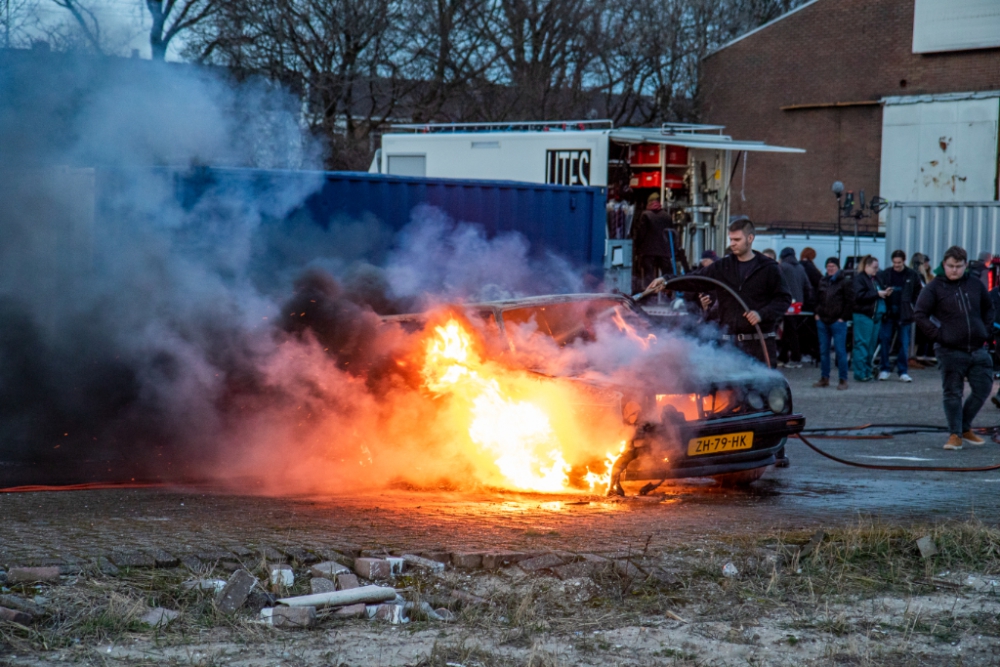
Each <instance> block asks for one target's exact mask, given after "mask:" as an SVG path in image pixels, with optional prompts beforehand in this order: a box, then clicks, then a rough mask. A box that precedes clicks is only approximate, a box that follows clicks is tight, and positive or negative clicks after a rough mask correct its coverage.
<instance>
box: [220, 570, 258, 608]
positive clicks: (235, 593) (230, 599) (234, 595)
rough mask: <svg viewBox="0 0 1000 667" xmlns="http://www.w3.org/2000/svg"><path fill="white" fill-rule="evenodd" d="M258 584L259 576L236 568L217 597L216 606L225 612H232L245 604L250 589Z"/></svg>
mask: <svg viewBox="0 0 1000 667" xmlns="http://www.w3.org/2000/svg"><path fill="white" fill-rule="evenodd" d="M256 585H257V578H256V577H254V576H253V575H252V574H250V573H249V572H247V571H246V570H236V571H235V572H233V575H232V576H231V577H229V581H228V582H226V585H225V586H224V587H223V589H222V590H221V591H219V593H218V595H216V597H215V606H216V607H217V608H218V609H219V611H221V612H222V613H223V614H232V613H234V612H235V611H236V610H237V609H239V608H240V607H242V606H243V603H244V602H246V601H247V597H249V595H250V591H252V590H253V587H254V586H256Z"/></svg>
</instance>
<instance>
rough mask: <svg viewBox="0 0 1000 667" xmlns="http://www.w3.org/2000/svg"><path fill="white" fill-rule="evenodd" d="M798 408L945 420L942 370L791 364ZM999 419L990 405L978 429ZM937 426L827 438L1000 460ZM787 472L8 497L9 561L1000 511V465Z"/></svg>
mask: <svg viewBox="0 0 1000 667" xmlns="http://www.w3.org/2000/svg"><path fill="white" fill-rule="evenodd" d="M787 375H788V377H789V379H790V381H791V383H792V387H793V395H794V400H795V409H796V411H801V412H802V413H804V414H805V415H806V418H807V426H808V427H810V428H812V427H837V426H848V425H856V424H862V423H869V422H892V423H902V424H924V423H931V424H937V423H942V422H943V415H942V408H941V402H940V395H939V385H938V375H937V372H936V371H933V370H919V371H914V372H913V377H914V379H915V382H913V383H912V384H903V383H900V382H898V381H895V379H894V380H892V381H888V382H881V383H872V384H868V385H860V384H852V386H851V389H850V390H849V391H846V392H840V391H835V390H834V389H832V388H829V389H813V388H812V387H811V383H812V382H813V381H814V380H815V378H816V377H817V376H818V372H817V371H816V370H815V369H808V368H807V369H801V370H791V371H787ZM996 423H1000V411H998V410H997V409H996V408H994V407H993V406H992V405H991V404H987V405H986V407H985V408H984V409H983V411H982V413H981V414H980V417H979V419H978V421H977V424H979V425H984V426H987V425H993V424H996ZM941 440H942V439H941V437H940V436H938V435H933V436H930V435H917V436H904V437H899V438H896V439H892V440H854V441H837V440H821V441H818V443H819V444H821V445H822V446H824V447H826V448H828V449H829V450H830V451H831V452H833V453H836V454H838V455H841V456H844V457H847V458H852V459H856V460H859V461H865V462H871V463H878V462H889V463H907V462H909V463H912V464H914V465H935V464H937V465H943V464H956V465H973V466H975V465H985V464H988V463H992V462H995V461H1000V445H996V444H994V443H992V442H990V443H989V444H987V445H986V446H985V447H982V448H978V449H970V448H966V449H965V450H963V451H960V452H946V451H944V450H942V449H941V444H942V441H941ZM789 455H790V457H791V460H792V466H791V467H790V468H788V469H785V470H772V471H770V472H769V473H768V474H767V476H766V477H765V478H764V479H763V480H761V481H760V482H758V483H757V484H756V485H755V486H754V487H753V488H752V489H750V490H748V491H733V490H724V489H718V488H715V487H713V486H710V485H707V484H706V485H691V484H687V485H678V486H664V487H662V489H661V491H662V492H661V493H660V494H658V495H654V496H652V497H647V498H635V497H633V498H629V499H626V500H624V501H618V500H614V501H612V500H608V499H605V498H600V497H584V498H581V497H579V496H559V497H554V496H542V495H531V494H494V493H479V494H455V493H444V492H442V493H413V492H404V491H386V492H380V493H373V494H370V495H360V496H359V495H350V496H335V497H325V498H301V497H299V498H264V497H253V496H237V495H225V494H218V493H212V492H211V491H210V490H206V489H133V490H103V491H78V492H59V493H14V494H3V495H0V517H3V522H4V529H3V533H2V539H0V563H8V564H9V563H14V562H28V561H44V560H46V559H67V558H69V559H72V558H90V557H94V556H97V555H100V554H101V553H106V552H107V550H108V549H110V548H112V547H115V546H119V545H141V546H146V547H161V548H164V549H168V550H172V551H175V552H177V551H190V552H195V553H197V552H198V551H199V550H206V549H208V550H210V549H212V548H217V547H220V546H222V547H246V546H253V545H261V544H264V545H271V546H276V547H279V548H281V547H287V546H296V545H302V546H308V547H310V548H320V547H329V548H338V549H347V550H359V549H372V548H383V547H384V548H389V549H412V550H416V549H420V550H429V549H436V548H443V549H448V550H454V549H465V548H468V549H483V548H489V549H496V548H509V549H520V550H544V549H581V550H582V549H587V550H589V551H601V550H607V551H613V550H616V549H618V548H620V547H621V546H622V545H623V544H624V543H630V544H642V543H645V541H646V540H647V539H650V540H652V542H653V544H654V545H662V546H666V545H669V544H670V543H671V542H673V541H675V540H679V539H685V540H690V539H692V538H695V539H696V538H697V537H698V536H700V535H705V534H720V533H726V532H744V531H753V530H754V529H756V528H758V527H761V526H762V525H763V526H770V527H773V528H787V529H794V528H811V527H813V526H817V525H826V526H829V525H831V524H843V523H845V522H850V521H852V520H854V519H855V518H856V517H857V516H858V515H859V514H860V515H876V516H882V517H884V518H887V519H893V520H901V521H903V522H908V521H920V520H939V519H946V518H968V517H970V516H972V515H975V516H977V517H979V518H980V519H983V520H985V521H987V522H988V523H991V524H992V523H995V522H996V521H997V519H998V518H1000V501H998V499H997V491H1000V472H997V473H966V474H948V473H906V472H881V471H870V470H862V469H855V468H848V467H845V466H842V465H839V464H837V463H834V462H832V461H828V460H826V459H823V458H822V457H820V456H818V455H817V454H815V453H813V452H811V451H809V450H807V449H806V447H805V446H804V445H802V444H801V443H798V442H791V443H790V444H789Z"/></svg>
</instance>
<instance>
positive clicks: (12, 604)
mask: <svg viewBox="0 0 1000 667" xmlns="http://www.w3.org/2000/svg"><path fill="white" fill-rule="evenodd" d="M0 607H7V608H8V609H16V610H17V611H23V612H24V613H26V614H31V615H32V616H41V615H42V614H44V613H45V608H44V607H42V605H40V604H38V603H37V602H34V601H32V600H25V599H24V598H22V597H18V596H17V595H0Z"/></svg>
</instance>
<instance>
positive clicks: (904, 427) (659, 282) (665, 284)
mask: <svg viewBox="0 0 1000 667" xmlns="http://www.w3.org/2000/svg"><path fill="white" fill-rule="evenodd" d="M691 282H702V283H708V284H710V285H713V286H714V287H717V288H721V289H724V290H726V291H727V292H729V294H730V295H731V296H732V297H733V298H734V299H736V302H737V303H739V304H740V306H741V307H742V308H743V312H744V313H749V312H750V307H749V306H747V304H746V302H745V301H744V300H743V299H742V298H740V295H739V294H737V292H736V291H735V290H734V289H733V288H732V287H730V286H729V285H727V284H725V283H724V282H722V281H720V280H716V279H714V278H709V277H708V276H699V275H697V274H689V275H685V276H677V277H674V278H668V279H664V278H657V279H656V280H654V281H653V282H652V283H650V284H649V287H647V288H646V289H645V290H644V291H642V292H640V293H639V294H635V295H633V296H632V300H633V301H635V302H639V301H642V300H643V299H645V298H646V297H648V296H651V295H653V294H657V293H659V292H662V291H663V290H666V289H669V288H670V287H671V286H673V287H674V289H675V290H678V291H697V290H692V289H690V288H688V289H684V284H685V283H691ZM753 326H754V329H756V331H757V337H758V339H759V340H760V345H761V348H762V350H763V352H764V359H765V360H766V363H767V365H768V366H769V367H770V365H771V356H770V355H769V354H768V352H767V344H766V343H765V340H764V334H763V332H762V331H761V329H760V326H759V325H757V324H754V325H753ZM871 428H882V429H901V430H900V431H899V432H898V433H893V434H886V435H889V437H891V436H892V435H903V434H913V433H946V432H948V429H947V428H945V427H942V426H932V425H926V424H921V425H918V424H866V425H864V426H849V427H837V428H830V429H811V430H810V431H811V432H812V433H814V434H816V435H815V436H814V437H833V438H837V437H838V436H835V435H834V436H824V435H822V434H825V433H829V432H831V431H860V430H865V429H871ZM974 430H976V431H979V432H980V433H983V434H992V435H994V436H998V435H1000V425H998V426H995V427H992V428H978V429H974ZM795 437H796V438H798V439H799V440H800V441H801V442H802V444H804V445H805V446H807V447H809V448H810V449H811V450H813V451H814V452H816V453H817V454H819V455H820V456H823V457H825V458H828V459H830V460H831V461H835V462H837V463H840V464H843V465H846V466H852V467H854V468H865V469H867V470H894V471H904V472H988V471H991V470H1000V463H997V464H994V465H989V466H972V467H958V466H904V465H885V464H879V463H860V462H858V461H851V460H849V459H843V458H840V457H839V456H835V455H833V454H830V453H829V452H826V451H824V450H823V449H821V448H820V447H817V446H816V445H814V444H813V443H812V442H810V441H809V438H808V437H806V436H805V435H803V433H796V434H795ZM860 437H863V436H857V435H854V436H845V439H859V438H860ZM838 439H839V438H838ZM619 474H620V473H619ZM617 481H618V480H612V485H614V484H615V482H617ZM612 488H613V486H612Z"/></svg>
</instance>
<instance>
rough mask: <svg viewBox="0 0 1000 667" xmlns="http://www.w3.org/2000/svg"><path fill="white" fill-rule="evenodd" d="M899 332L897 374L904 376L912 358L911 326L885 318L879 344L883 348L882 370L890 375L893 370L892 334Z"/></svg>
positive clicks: (880, 331)
mask: <svg viewBox="0 0 1000 667" xmlns="http://www.w3.org/2000/svg"><path fill="white" fill-rule="evenodd" d="M896 331H899V357H898V358H897V359H896V374H897V375H902V374H903V373H905V372H906V371H907V370H908V368H909V366H908V365H907V361H909V357H910V325H909V324H900V323H899V320H893V319H890V318H888V317H887V318H885V319H884V320H882V328H881V329H880V330H879V335H878V342H879V345H880V346H881V347H882V354H881V356H882V364H881V366H882V368H881V370H882V371H884V372H886V373H888V372H889V371H891V370H892V358H891V354H890V353H891V352H892V334H893V333H894V332H896Z"/></svg>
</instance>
